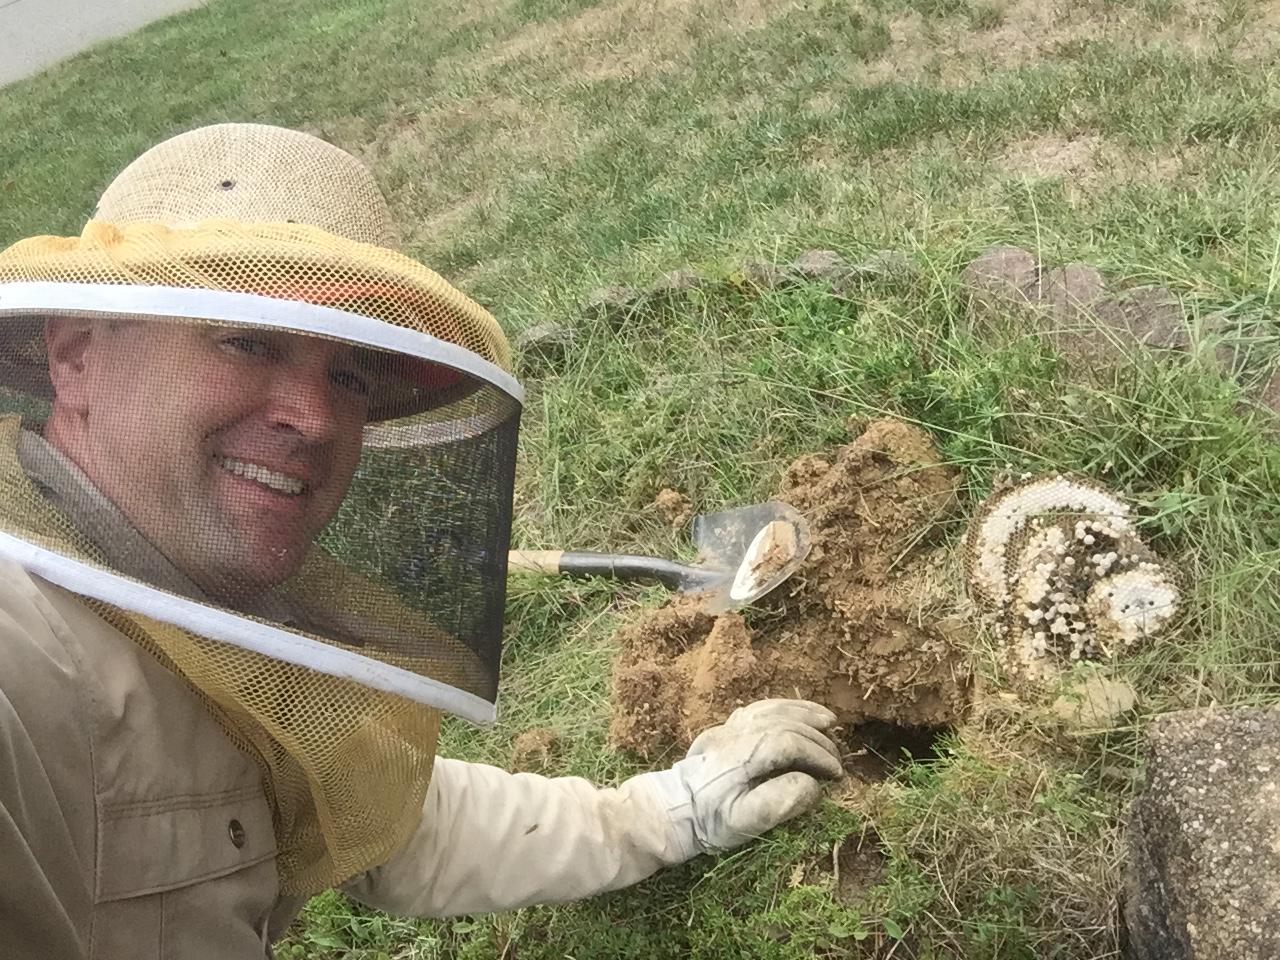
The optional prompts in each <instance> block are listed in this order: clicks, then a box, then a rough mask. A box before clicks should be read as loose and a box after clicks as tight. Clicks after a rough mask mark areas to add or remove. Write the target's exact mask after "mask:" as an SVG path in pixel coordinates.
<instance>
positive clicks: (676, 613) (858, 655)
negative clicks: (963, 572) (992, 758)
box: [610, 420, 969, 758]
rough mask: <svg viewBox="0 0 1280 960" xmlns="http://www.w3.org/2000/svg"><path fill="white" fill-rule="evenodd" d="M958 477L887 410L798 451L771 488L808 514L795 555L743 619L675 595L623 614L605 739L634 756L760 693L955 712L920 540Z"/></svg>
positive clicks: (962, 677)
mask: <svg viewBox="0 0 1280 960" xmlns="http://www.w3.org/2000/svg"><path fill="white" fill-rule="evenodd" d="M956 486H957V476H956V474H955V472H954V471H953V470H952V469H950V468H949V467H947V466H945V465H943V464H942V463H941V461H940V459H939V457H938V453H937V451H936V449H935V448H934V446H933V444H932V442H931V441H930V439H929V437H928V435H927V434H925V433H924V432H923V431H921V430H918V429H916V428H915V427H912V426H909V425H907V424H903V423H900V422H897V421H893V420H877V421H874V422H872V423H871V424H870V425H869V426H868V427H867V428H866V430H865V431H864V432H863V433H862V435H861V436H859V437H858V439H857V440H855V441H854V442H853V443H851V444H849V445H847V446H845V447H842V448H840V449H838V450H837V451H835V452H834V454H833V455H831V456H820V455H808V456H804V457H801V458H800V459H798V460H796V461H795V462H794V463H792V464H791V465H790V467H789V468H788V469H787V472H786V475H785V477H784V480H783V482H782V486H781V489H780V490H779V491H778V494H777V497H776V499H778V500H782V501H784V502H786V503H790V504H791V505H793V506H794V507H796V508H797V509H798V510H799V511H800V512H801V513H803V514H804V515H805V516H806V518H807V519H808V521H809V524H810V528H811V530H810V534H811V537H812V541H813V548H812V550H811V551H810V553H809V556H808V557H807V558H806V559H805V561H804V563H803V564H802V565H801V567H800V569H799V570H798V571H797V572H796V573H794V574H793V575H792V577H791V578H790V579H789V580H788V581H787V582H786V583H784V584H783V585H782V586H781V587H779V588H778V589H777V590H775V591H774V592H773V593H772V594H770V595H768V596H767V597H765V598H764V599H763V600H761V601H760V602H759V604H758V605H757V606H756V608H754V609H753V610H752V611H750V612H749V614H748V616H749V617H750V623H749V622H748V619H747V616H744V615H743V614H739V613H726V614H721V615H719V616H712V615H709V614H707V613H705V612H703V611H701V610H699V609H698V603H697V599H696V598H691V597H687V598H678V599H676V600H674V601H673V602H672V603H670V604H668V605H667V606H664V607H662V608H660V609H658V610H655V611H653V612H652V613H650V614H648V615H647V616H646V617H644V618H643V619H642V620H640V621H639V622H637V623H635V624H633V625H631V626H630V627H628V628H626V629H625V630H624V631H623V633H622V634H621V637H620V639H621V645H622V652H621V655H620V656H619V659H618V661H617V664H616V666H615V668H614V675H613V700H612V702H613V717H612V722H611V725H610V737H611V740H612V741H613V743H614V744H615V745H616V746H618V747H620V748H622V749H625V750H628V751H631V752H634V753H637V754H639V755H640V756H643V757H646V758H656V757H660V756H663V755H666V754H670V753H674V752H679V751H683V750H684V749H685V748H686V747H687V746H688V745H689V743H690V741H691V740H692V739H693V738H694V737H695V736H696V735H697V734H698V732H699V731H701V730H703V729H704V728H706V727H707V726H710V725H712V724H714V723H719V722H720V721H722V720H724V719H725V718H726V717H727V716H728V715H729V714H730V713H731V712H732V711H733V710H734V708H735V707H738V706H740V705H742V704H745V703H749V702H751V701H753V700H758V699H760V698H763V697H799V698H803V699H807V700H816V701H818V702H820V703H824V704H826V705H827V706H829V707H830V708H831V709H832V710H834V711H835V712H836V713H837V714H838V715H839V717H840V721H841V723H842V724H843V725H845V726H855V725H857V724H859V723H863V722H866V721H871V720H876V721H884V722H888V723H893V724H898V725H901V726H909V727H943V726H947V725H950V724H952V723H954V722H955V721H956V720H958V719H959V717H960V715H961V714H962V713H963V711H964V709H965V706H966V704H967V702H968V691H969V669H968V662H967V656H966V652H965V650H964V649H962V648H961V647H960V646H958V645H957V638H958V637H960V635H961V634H963V632H964V631H963V629H962V628H961V629H957V625H956V623H955V621H954V620H949V619H948V618H947V617H945V615H944V614H943V613H942V612H941V611H942V607H943V606H945V605H944V604H940V603H939V602H938V598H937V584H936V582H935V578H933V577H932V576H931V574H932V573H934V572H935V566H936V564H935V557H934V556H933V551H932V549H931V548H930V547H929V546H928V544H929V542H930V533H931V531H932V530H933V529H934V528H935V527H936V526H937V524H938V523H939V522H940V521H941V520H942V519H944V518H945V517H946V515H947V514H948V513H949V512H950V511H951V510H952V509H953V507H954V505H955V502H956ZM957 589H958V587H957Z"/></svg>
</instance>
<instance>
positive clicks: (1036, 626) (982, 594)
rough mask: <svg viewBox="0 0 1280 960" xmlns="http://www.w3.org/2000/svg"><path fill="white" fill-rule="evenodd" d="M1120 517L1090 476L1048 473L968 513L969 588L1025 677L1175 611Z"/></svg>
mask: <svg viewBox="0 0 1280 960" xmlns="http://www.w3.org/2000/svg"><path fill="white" fill-rule="evenodd" d="M1128 515H1129V506H1128V504H1126V503H1124V502H1123V501H1122V500H1120V499H1119V498H1117V497H1116V496H1114V495H1113V494H1112V493H1110V492H1109V491H1107V490H1106V489H1104V488H1103V487H1101V486H1099V485H1097V484H1095V483H1093V482H1092V481H1090V480H1084V479H1080V478H1074V477H1067V476H1063V475H1049V476H1043V477H1037V478H1034V479H1030V480H1027V481H1024V482H1022V483H1019V484H1016V485H1014V486H1011V487H1008V488H1006V489H1004V490H1001V491H999V492H997V493H996V494H994V495H993V496H991V497H990V498H989V499H988V500H987V501H986V503H984V504H983V506H982V508H981V509H980V510H979V511H978V513H977V515H976V516H975V517H974V519H973V521H972V523H971V525H970V528H969V532H968V534H967V548H968V568H969V585H970V589H971V591H972V593H973V595H974V597H975V599H977V601H978V602H979V604H980V606H981V607H982V608H983V609H984V611H985V612H986V613H987V614H989V615H990V617H991V619H992V621H993V622H994V623H995V625H996V628H997V631H998V632H999V633H1000V634H1001V635H1002V636H1003V637H1005V638H1006V639H1007V640H1008V641H1009V643H1010V647H1011V650H1012V652H1013V654H1014V662H1015V665H1016V666H1018V667H1019V668H1021V669H1022V671H1023V672H1025V673H1026V674H1027V675H1028V676H1029V677H1030V678H1033V679H1038V678H1045V677H1049V676H1052V675H1054V674H1056V673H1057V671H1058V670H1059V669H1060V667H1061V666H1063V665H1065V664H1069V663H1071V662H1073V661H1078V660H1110V659H1112V658H1113V657H1114V656H1115V655H1116V654H1117V653H1119V652H1121V651H1123V650H1125V649H1128V648H1130V647H1133V646H1134V645H1136V644H1138V643H1140V642H1142V641H1143V640H1145V639H1146V638H1148V637H1151V636H1154V635H1155V634H1158V633H1159V632H1160V631H1162V630H1163V629H1164V628H1165V627H1166V626H1167V625H1168V624H1169V623H1170V621H1171V620H1172V619H1173V617H1174V615H1175V614H1176V613H1177V610H1178V607H1179V599H1180V598H1179V591H1178V587H1177V584H1176V583H1175V582H1174V579H1173V578H1172V577H1171V576H1170V574H1169V573H1168V572H1167V571H1166V570H1165V568H1164V567H1163V566H1162V565H1161V564H1160V562H1159V560H1158V559H1157V558H1156V557H1155V555H1154V554H1153V553H1152V552H1151V550H1150V549H1149V548H1148V547H1147V546H1146V544H1144V543H1143V542H1142V540H1141V538H1140V537H1139V536H1138V533H1137V531H1136V529H1135V528H1134V525H1133V523H1132V521H1131V520H1130V519H1129V516H1128Z"/></svg>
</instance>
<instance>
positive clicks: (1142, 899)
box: [1122, 707, 1280, 960]
mask: <svg viewBox="0 0 1280 960" xmlns="http://www.w3.org/2000/svg"><path fill="white" fill-rule="evenodd" d="M1127 841H1128V851H1129V863H1128V867H1127V875H1126V882H1125V893H1124V903H1123V911H1122V912H1123V920H1124V932H1125V934H1126V939H1127V949H1126V956H1127V957H1129V958H1130V960H1225V958H1228V957H1229V958H1231V960H1274V958H1276V957H1280V923H1277V922H1276V918H1277V916H1280V708H1274V707H1273V708H1261V707H1254V708H1244V709H1238V710H1231V711H1224V710H1217V709H1214V710H1195V711H1184V712H1179V713H1173V714H1167V715H1165V716H1164V717H1161V718H1160V719H1159V720H1157V721H1156V722H1155V723H1154V724H1153V725H1152V728H1151V730H1150V731H1149V733H1148V740H1147V783H1146V787H1145V789H1144V790H1143V791H1142V793H1141V794H1140V795H1139V796H1138V798H1137V799H1136V800H1135V801H1134V804H1133V810H1132V814H1131V819H1130V823H1129V830H1128V838H1127Z"/></svg>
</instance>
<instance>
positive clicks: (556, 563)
mask: <svg viewBox="0 0 1280 960" xmlns="http://www.w3.org/2000/svg"><path fill="white" fill-rule="evenodd" d="M563 556H564V551H563V550H512V551H511V552H510V553H508V554H507V569H508V570H510V571H511V572H513V573H544V574H551V575H553V576H554V575H555V574H557V573H559V572H560V558H561V557H563Z"/></svg>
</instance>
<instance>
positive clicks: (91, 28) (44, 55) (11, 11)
mask: <svg viewBox="0 0 1280 960" xmlns="http://www.w3.org/2000/svg"><path fill="white" fill-rule="evenodd" d="M203 2H204V0H0V86H3V85H4V84H6V83H11V82H13V81H14V80H18V79H20V78H22V77H26V76H30V75H31V74H33V73H38V72H39V71H41V70H43V69H44V68H45V67H47V66H49V65H50V64H54V63H57V62H58V61H59V60H62V59H64V58H66V57H69V56H71V55H72V54H74V53H79V52H80V51H81V50H84V49H85V48H86V47H90V46H92V45H93V44H95V43H97V42H98V41H99V40H106V39H108V38H110V37H119V36H123V35H124V34H126V33H132V32H133V31H134V30H137V29H138V28H139V27H141V26H144V25H146V24H148V23H150V22H151V21H152V20H159V19H160V18H161V17H167V16H169V14H171V13H177V12H178V11H180V10H188V9H190V8H192V7H198V6H200V5H201V4H202V3H203Z"/></svg>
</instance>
